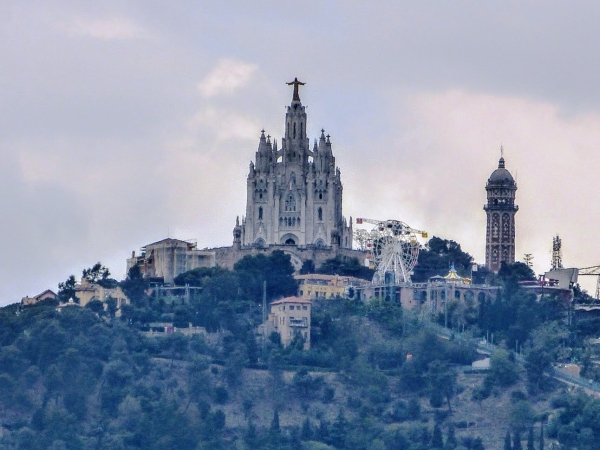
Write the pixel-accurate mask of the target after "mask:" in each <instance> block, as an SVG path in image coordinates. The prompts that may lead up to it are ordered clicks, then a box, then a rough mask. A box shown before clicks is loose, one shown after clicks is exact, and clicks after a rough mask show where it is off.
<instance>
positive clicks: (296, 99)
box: [285, 77, 306, 102]
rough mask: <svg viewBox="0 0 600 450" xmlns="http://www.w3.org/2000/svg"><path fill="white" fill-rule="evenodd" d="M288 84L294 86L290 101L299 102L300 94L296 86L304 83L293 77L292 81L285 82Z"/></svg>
mask: <svg viewBox="0 0 600 450" xmlns="http://www.w3.org/2000/svg"><path fill="white" fill-rule="evenodd" d="M285 84H287V85H288V86H292V85H293V86H294V96H293V97H292V101H293V102H299V101H300V95H299V94H298V86H304V85H305V84H306V83H303V82H302V81H298V78H297V77H296V78H294V81H290V82H289V83H285Z"/></svg>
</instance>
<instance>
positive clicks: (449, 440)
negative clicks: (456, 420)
mask: <svg viewBox="0 0 600 450" xmlns="http://www.w3.org/2000/svg"><path fill="white" fill-rule="evenodd" d="M457 445H458V442H457V441H456V434H455V433H454V425H452V424H450V425H448V435H447V436H446V448H449V449H453V448H456V446H457Z"/></svg>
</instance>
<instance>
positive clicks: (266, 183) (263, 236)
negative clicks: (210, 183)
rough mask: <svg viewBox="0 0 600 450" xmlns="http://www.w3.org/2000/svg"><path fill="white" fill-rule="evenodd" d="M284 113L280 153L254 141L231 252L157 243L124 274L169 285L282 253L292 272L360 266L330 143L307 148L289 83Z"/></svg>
mask: <svg viewBox="0 0 600 450" xmlns="http://www.w3.org/2000/svg"><path fill="white" fill-rule="evenodd" d="M287 84H288V85H290V86H293V95H292V101H291V103H290V105H289V106H288V107H287V110H286V115H285V122H284V137H283V138H282V139H281V148H279V147H278V144H277V141H276V140H275V139H273V140H271V136H270V135H265V131H264V130H263V131H262V132H261V134H260V138H259V142H258V149H257V151H256V152H255V159H254V161H251V162H250V168H249V172H248V176H247V179H246V214H245V216H243V217H242V219H241V221H240V219H239V217H238V218H236V223H235V227H234V228H233V245H232V246H227V247H217V248H211V249H206V250H202V251H200V250H198V249H197V248H196V247H195V244H192V243H189V242H187V241H179V240H177V239H164V240H162V241H159V242H155V243H154V244H149V245H147V246H145V247H143V248H142V249H141V251H142V254H141V255H140V256H136V255H135V253H133V254H132V257H131V258H129V259H128V260H127V271H129V269H130V268H131V267H133V266H134V265H137V266H139V267H140V269H141V271H142V274H143V275H144V277H146V278H155V279H157V280H156V281H161V280H162V281H163V282H164V283H167V284H169V283H172V282H173V278H175V277H176V276H177V275H179V274H181V273H183V272H186V271H188V270H191V269H194V268H196V267H213V266H215V265H217V266H220V267H224V268H227V269H233V266H234V265H235V263H236V262H237V261H239V260H240V259H242V258H243V257H244V256H246V255H251V256H256V255H258V254H265V255H269V254H270V253H272V252H273V251H275V250H282V251H283V252H285V253H286V254H287V255H289V256H290V259H291V262H292V264H293V266H294V268H295V269H296V270H297V271H299V270H300V269H301V268H302V265H303V263H305V262H308V261H311V262H312V263H313V264H314V266H315V267H319V266H320V265H321V264H322V263H323V262H325V261H326V260H328V259H331V258H336V257H337V258H340V259H342V260H347V259H350V258H357V259H358V260H359V261H363V260H364V258H365V252H363V251H360V250H353V249H352V239H353V232H352V218H350V219H349V220H346V218H345V217H344V216H343V213H342V194H343V185H342V180H341V171H340V169H339V168H338V167H337V166H336V161H335V157H334V156H333V151H332V143H331V139H330V136H329V135H326V134H325V130H321V135H320V137H319V138H318V139H315V141H314V143H313V146H312V148H311V146H310V140H309V137H308V134H307V121H308V116H307V114H306V106H305V105H303V104H302V102H301V100H300V94H299V86H303V85H304V84H305V83H302V82H300V81H298V80H297V79H295V80H294V81H292V82H290V83H287Z"/></svg>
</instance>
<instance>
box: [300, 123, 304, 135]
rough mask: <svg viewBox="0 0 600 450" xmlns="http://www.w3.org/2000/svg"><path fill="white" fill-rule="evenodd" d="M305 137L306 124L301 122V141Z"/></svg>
mask: <svg viewBox="0 0 600 450" xmlns="http://www.w3.org/2000/svg"><path fill="white" fill-rule="evenodd" d="M303 136H304V124H303V123H302V122H300V139H302V137H303Z"/></svg>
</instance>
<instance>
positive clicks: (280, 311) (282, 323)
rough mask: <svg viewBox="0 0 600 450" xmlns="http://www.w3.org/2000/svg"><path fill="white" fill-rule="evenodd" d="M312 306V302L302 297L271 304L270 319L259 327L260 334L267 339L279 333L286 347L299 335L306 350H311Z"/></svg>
mask: <svg viewBox="0 0 600 450" xmlns="http://www.w3.org/2000/svg"><path fill="white" fill-rule="evenodd" d="M310 306H311V301H310V300H305V299H303V298H300V297H286V298H282V299H281V300H277V301H275V302H273V303H271V313H270V314H269V318H268V319H267V322H266V323H264V324H262V325H261V326H260V327H259V332H262V333H263V334H264V336H265V337H268V335H269V334H271V332H273V331H275V332H277V333H279V336H280V337H281V343H282V345H283V346H284V347H287V346H288V345H290V343H291V342H292V340H293V339H294V336H296V334H298V333H299V334H300V335H301V336H302V338H303V339H304V350H308V349H310Z"/></svg>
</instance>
